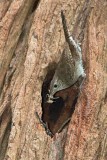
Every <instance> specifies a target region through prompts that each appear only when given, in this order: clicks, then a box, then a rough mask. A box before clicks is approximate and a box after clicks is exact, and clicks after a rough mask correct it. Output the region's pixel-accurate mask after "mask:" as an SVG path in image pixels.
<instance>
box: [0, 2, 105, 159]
mask: <svg viewBox="0 0 107 160" xmlns="http://www.w3.org/2000/svg"><path fill="white" fill-rule="evenodd" d="M61 10H63V11H64V13H65V17H66V19H67V24H68V28H69V30H70V32H71V33H72V35H73V36H74V37H75V39H76V40H77V41H78V42H80V43H81V47H82V55H83V62H84V69H85V73H86V79H85V80H84V84H83V86H82V88H81V93H80V95H79V98H78V101H77V103H76V106H75V111H74V113H73V115H72V117H71V121H70V123H69V125H67V126H66V127H65V128H64V129H63V130H62V131H61V133H59V134H58V133H57V134H56V135H55V136H54V137H53V138H51V137H49V136H48V135H47V134H46V132H45V129H44V128H43V127H42V126H41V124H40V122H39V121H38V119H37V117H36V116H35V112H38V113H39V115H40V116H41V115H42V108H41V103H42V102H41V100H42V98H41V89H42V84H43V81H44V79H45V76H46V74H47V73H48V69H49V67H50V64H51V63H54V62H55V63H57V62H58V60H59V57H60V56H61V52H62V50H63V48H64V42H65V38H64V33H63V28H62V23H61V16H60V13H61ZM35 159H36V160H43V159H46V160H63V159H64V160H107V1H106V0H84V1H83V0H82V1H77V0H68V1H64V0H54V1H53V0H40V1H39V0H18V1H11V0H10V1H8V0H4V1H1V2H0V160H35Z"/></svg>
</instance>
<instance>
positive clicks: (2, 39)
mask: <svg viewBox="0 0 107 160" xmlns="http://www.w3.org/2000/svg"><path fill="white" fill-rule="evenodd" d="M34 2H35V1H33V0H19V1H17V2H16V1H13V2H12V3H11V4H10V5H9V8H8V10H7V11H6V13H5V15H4V17H2V19H1V23H0V26H1V27H0V92H1V89H2V87H3V86H2V85H3V80H4V76H5V74H6V71H7V69H8V66H9V64H10V62H11V59H12V56H13V54H14V51H15V48H16V45H17V42H18V39H19V36H20V34H21V29H22V26H23V24H24V21H25V19H26V18H27V15H28V13H29V11H30V10H31V8H32V5H33V3H34ZM3 7H5V6H3Z"/></svg>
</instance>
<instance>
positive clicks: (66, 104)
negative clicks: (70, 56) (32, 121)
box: [41, 63, 79, 135]
mask: <svg viewBox="0 0 107 160" xmlns="http://www.w3.org/2000/svg"><path fill="white" fill-rule="evenodd" d="M56 67H57V65H56V63H53V64H50V65H49V68H48V73H47V75H46V77H45V79H44V82H43V85H42V92H41V97H42V104H41V106H42V117H41V119H42V121H43V123H45V124H46V126H47V128H48V129H49V130H50V132H51V133H52V135H55V133H57V132H61V131H62V129H63V128H64V127H65V126H66V125H67V124H68V122H69V121H70V119H71V117H72V114H73V113H74V110H75V104H76V102H77V99H78V93H79V89H78V88H79V87H78V85H77V84H74V85H73V86H71V87H69V88H67V89H64V90H62V91H59V92H57V93H58V94H59V95H60V96H59V97H60V98H58V99H56V101H54V102H53V103H48V102H47V94H49V92H48V90H49V86H50V82H51V80H52V78H53V76H54V73H55V70H56ZM76 83H77V82H76ZM75 85H77V87H75ZM45 130H46V127H45Z"/></svg>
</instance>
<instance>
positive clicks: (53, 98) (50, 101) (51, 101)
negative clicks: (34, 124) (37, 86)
mask: <svg viewBox="0 0 107 160" xmlns="http://www.w3.org/2000/svg"><path fill="white" fill-rule="evenodd" d="M46 97H47V103H53V102H55V101H56V100H57V99H58V98H59V97H53V96H50V95H49V94H47V95H46Z"/></svg>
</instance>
